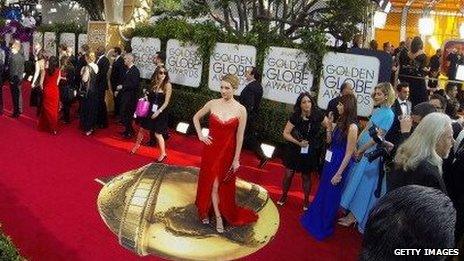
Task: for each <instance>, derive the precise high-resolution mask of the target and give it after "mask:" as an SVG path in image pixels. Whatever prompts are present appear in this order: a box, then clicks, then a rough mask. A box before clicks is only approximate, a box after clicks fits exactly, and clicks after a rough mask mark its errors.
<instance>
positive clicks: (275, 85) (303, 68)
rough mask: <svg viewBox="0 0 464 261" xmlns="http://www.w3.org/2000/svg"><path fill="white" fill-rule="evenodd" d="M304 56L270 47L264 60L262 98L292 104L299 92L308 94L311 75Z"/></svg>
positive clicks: (296, 51) (295, 50) (287, 49)
mask: <svg viewBox="0 0 464 261" xmlns="http://www.w3.org/2000/svg"><path fill="white" fill-rule="evenodd" d="M307 62H308V59H307V58H306V54H305V53H303V52H302V51H301V50H298V49H290V48H282V47H270V48H269V52H268V54H267V56H266V58H265V59H264V69H263V79H262V81H261V83H262V85H263V90H264V93H263V97H264V98H266V99H269V100H273V101H278V102H284V103H290V104H294V103H295V101H296V99H297V97H298V95H299V94H300V93H301V92H309V91H310V90H311V86H312V84H313V75H312V73H311V71H310V70H309V68H308V65H307Z"/></svg>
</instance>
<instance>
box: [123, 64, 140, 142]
mask: <svg viewBox="0 0 464 261" xmlns="http://www.w3.org/2000/svg"><path fill="white" fill-rule="evenodd" d="M123 77H124V81H123V82H122V89H120V90H119V93H118V97H120V101H121V120H122V123H123V124H124V126H125V127H126V130H125V131H124V132H125V134H133V133H134V129H133V128H132V116H133V114H134V112H135V107H136V104H137V93H138V92H139V89H140V71H139V69H138V68H137V67H136V66H135V65H133V66H132V67H131V68H129V69H128V70H127V72H126V73H125V75H124V76H123Z"/></svg>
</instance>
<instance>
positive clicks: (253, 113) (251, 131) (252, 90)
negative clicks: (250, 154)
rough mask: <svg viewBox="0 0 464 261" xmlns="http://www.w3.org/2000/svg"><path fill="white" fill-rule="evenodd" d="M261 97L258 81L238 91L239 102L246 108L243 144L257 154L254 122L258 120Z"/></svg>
mask: <svg viewBox="0 0 464 261" xmlns="http://www.w3.org/2000/svg"><path fill="white" fill-rule="evenodd" d="M262 99H263V87H262V86H261V83H259V82H258V81H252V82H250V83H249V84H247V86H245V88H244V89H243V91H242V92H241V93H240V97H239V98H238V100H239V102H240V103H241V104H242V105H243V106H244V107H245V108H246V111H247V114H248V116H247V123H246V127H245V137H244V145H245V147H246V148H248V149H252V150H254V151H255V152H257V153H258V154H260V151H259V150H258V148H259V144H258V139H257V134H256V122H257V120H258V115H259V114H258V113H259V107H260V105H261V100H262Z"/></svg>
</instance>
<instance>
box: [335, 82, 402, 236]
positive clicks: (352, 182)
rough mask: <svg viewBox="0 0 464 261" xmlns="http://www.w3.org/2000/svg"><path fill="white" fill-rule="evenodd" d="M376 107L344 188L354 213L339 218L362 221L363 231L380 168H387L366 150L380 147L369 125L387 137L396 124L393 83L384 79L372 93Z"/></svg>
mask: <svg viewBox="0 0 464 261" xmlns="http://www.w3.org/2000/svg"><path fill="white" fill-rule="evenodd" d="M372 99H373V101H374V107H375V109H374V111H373V112H372V115H371V118H370V120H369V122H368V123H367V125H366V127H365V128H364V130H363V132H362V133H361V135H360V136H359V139H358V142H357V146H356V147H357V148H356V152H355V154H354V157H355V159H356V161H357V163H356V164H354V165H353V168H352V170H351V171H350V175H349V180H348V181H347V184H346V187H345V190H344V191H343V195H342V199H341V202H340V205H341V206H342V207H343V208H344V209H346V210H347V211H350V213H349V214H348V215H347V216H346V217H344V218H341V219H339V222H338V223H339V224H340V225H342V226H351V225H353V224H355V223H356V222H357V223H358V230H359V231H360V232H361V233H363V232H364V227H365V226H366V222H367V218H368V216H369V211H370V210H371V209H372V207H373V206H374V205H375V204H376V203H377V201H378V198H377V197H376V196H375V195H374V191H375V190H376V189H377V185H378V179H379V174H380V169H381V168H383V165H382V164H381V161H380V158H377V159H375V160H373V161H372V162H369V160H368V159H367V157H366V156H365V155H366V153H369V152H372V151H374V150H375V149H376V147H377V146H376V143H375V141H374V140H373V139H372V138H371V137H370V135H369V129H370V128H371V127H372V126H373V125H375V126H376V129H377V132H378V134H379V135H380V136H382V137H384V136H385V134H386V133H387V132H388V130H389V129H390V127H391V126H392V124H393V119H394V117H395V115H394V113H393V111H392V110H391V109H390V106H391V105H392V104H393V102H394V101H395V91H394V90H393V87H392V86H391V84H390V83H387V82H384V83H380V84H379V85H377V86H376V87H375V89H374V92H373V94H372ZM381 182H382V184H381V191H380V197H381V196H383V195H384V194H385V192H386V185H385V176H384V178H383V180H382V181H381Z"/></svg>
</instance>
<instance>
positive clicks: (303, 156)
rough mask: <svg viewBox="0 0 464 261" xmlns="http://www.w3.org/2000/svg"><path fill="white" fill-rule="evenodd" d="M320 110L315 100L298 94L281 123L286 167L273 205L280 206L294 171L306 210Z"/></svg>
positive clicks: (284, 200) (319, 126) (316, 163)
mask: <svg viewBox="0 0 464 261" xmlns="http://www.w3.org/2000/svg"><path fill="white" fill-rule="evenodd" d="M322 116H323V115H322V113H320V112H319V111H318V109H317V106H316V102H315V101H314V99H313V97H311V95H310V94H309V93H308V92H303V93H301V94H300V96H298V99H297V100H296V104H295V106H294V107H293V113H292V115H291V116H290V119H289V120H288V121H287V124H286V125H285V129H284V131H283V136H284V139H285V140H286V141H287V142H288V144H287V150H286V153H285V155H284V165H285V167H286V170H285V175H284V179H283V181H282V196H281V197H280V199H279V201H277V205H279V206H283V205H284V204H285V202H286V201H287V194H288V190H289V189H290V186H291V184H292V179H293V176H294V174H295V172H301V176H302V179H303V192H304V200H303V210H307V209H308V205H309V192H310V191H311V172H312V171H315V170H316V169H317V167H318V161H317V157H316V145H317V144H318V141H317V134H318V133H319V132H320V130H321V123H322V119H323V118H322Z"/></svg>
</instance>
